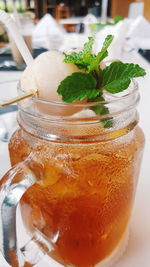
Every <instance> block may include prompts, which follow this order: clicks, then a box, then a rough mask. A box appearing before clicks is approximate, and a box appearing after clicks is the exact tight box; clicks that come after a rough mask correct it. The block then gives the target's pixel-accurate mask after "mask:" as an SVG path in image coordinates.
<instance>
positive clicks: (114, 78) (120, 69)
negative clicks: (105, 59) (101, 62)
mask: <svg viewBox="0 0 150 267" xmlns="http://www.w3.org/2000/svg"><path fill="white" fill-rule="evenodd" d="M145 75H146V72H145V70H144V69H143V68H141V67H140V66H139V65H138V64H133V63H122V62H113V63H111V65H110V66H108V67H106V68H105V69H104V70H103V71H102V87H103V88H104V89H105V90H107V91H108V92H110V93H112V94H116V93H119V92H122V91H123V90H125V89H127V88H128V86H129V85H130V82H131V79H132V78H134V77H141V76H145Z"/></svg>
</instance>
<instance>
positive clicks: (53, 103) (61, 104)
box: [18, 79, 139, 108]
mask: <svg viewBox="0 0 150 267" xmlns="http://www.w3.org/2000/svg"><path fill="white" fill-rule="evenodd" d="M128 88H130V91H127V89H128ZM128 88H127V89H126V90H124V91H123V92H121V93H123V94H122V95H120V93H117V94H111V93H108V92H107V95H108V96H113V99H111V100H106V101H97V102H86V103H66V102H56V101H48V100H43V99H41V98H37V97H35V96H32V97H31V99H32V101H33V103H41V104H46V105H50V106H59V107H81V108H87V107H91V106H95V105H97V104H113V103H115V102H117V101H120V100H121V99H126V98H128V97H130V96H133V95H134V94H136V93H137V91H138V89H139V86H138V83H137V81H136V80H135V79H132V82H131V84H130V85H129V87H128ZM18 90H20V92H22V93H26V92H25V91H23V90H22V89H21V88H20V83H19V85H18Z"/></svg>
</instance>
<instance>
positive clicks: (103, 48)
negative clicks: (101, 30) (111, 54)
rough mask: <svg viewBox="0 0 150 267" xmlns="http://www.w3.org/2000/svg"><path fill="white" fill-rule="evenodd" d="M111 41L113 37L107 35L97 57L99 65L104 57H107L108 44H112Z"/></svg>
mask: <svg viewBox="0 0 150 267" xmlns="http://www.w3.org/2000/svg"><path fill="white" fill-rule="evenodd" d="M113 39H114V37H113V35H107V37H106V38H105V41H104V43H103V47H102V50H101V51H100V52H99V53H98V55H97V60H98V62H99V63H100V62H101V61H102V60H103V59H104V55H106V56H107V55H108V52H107V49H108V47H109V46H110V44H111V43H112V41H113ZM106 56H105V57H106Z"/></svg>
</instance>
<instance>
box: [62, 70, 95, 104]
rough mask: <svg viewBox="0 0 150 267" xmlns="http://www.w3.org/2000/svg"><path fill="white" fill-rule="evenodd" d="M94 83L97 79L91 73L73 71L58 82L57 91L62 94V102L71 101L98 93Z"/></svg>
mask: <svg viewBox="0 0 150 267" xmlns="http://www.w3.org/2000/svg"><path fill="white" fill-rule="evenodd" d="M96 85H97V81H96V79H95V78H94V77H93V76H92V75H91V74H88V73H82V72H74V73H73V74H72V75H70V76H68V77H67V78H65V79H64V80H63V81H62V82H61V83H60V85H59V86H58V89H57V93H58V94H59V95H61V96H62V100H63V101H64V102H68V103H72V102H74V101H75V100H83V99H84V98H93V97H96V96H97V95H99V90H98V89H96Z"/></svg>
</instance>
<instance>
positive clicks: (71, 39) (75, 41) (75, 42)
mask: <svg viewBox="0 0 150 267" xmlns="http://www.w3.org/2000/svg"><path fill="white" fill-rule="evenodd" d="M87 41H88V34H86V33H82V34H78V33H69V34H68V33H66V34H65V35H64V43H63V46H62V48H61V51H65V52H67V51H69V50H71V49H75V48H82V47H83V45H84V43H85V42H87Z"/></svg>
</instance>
